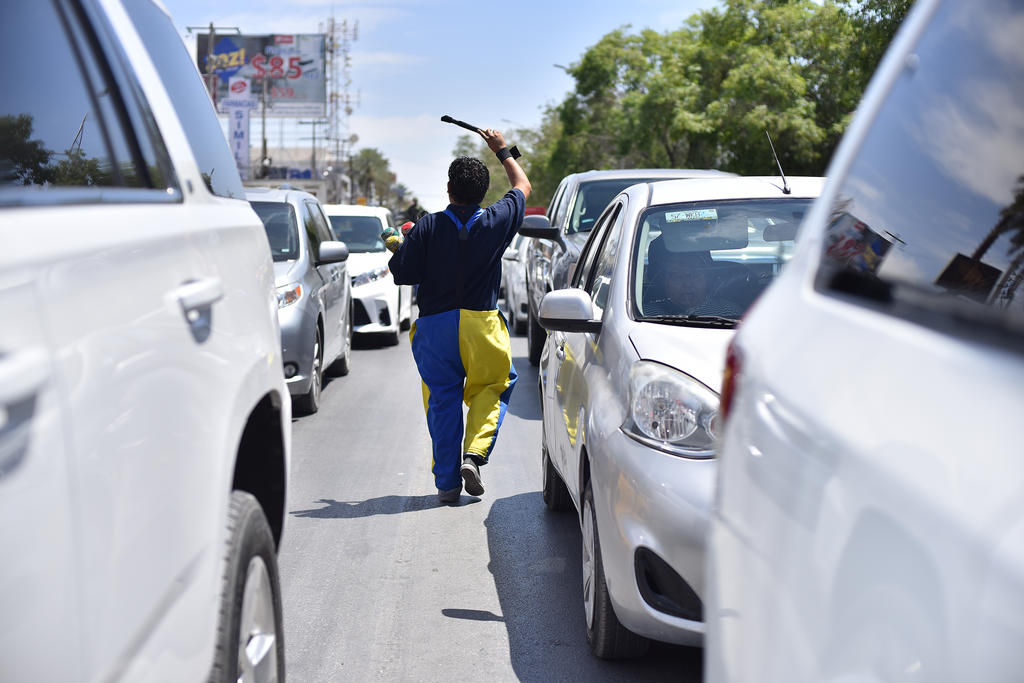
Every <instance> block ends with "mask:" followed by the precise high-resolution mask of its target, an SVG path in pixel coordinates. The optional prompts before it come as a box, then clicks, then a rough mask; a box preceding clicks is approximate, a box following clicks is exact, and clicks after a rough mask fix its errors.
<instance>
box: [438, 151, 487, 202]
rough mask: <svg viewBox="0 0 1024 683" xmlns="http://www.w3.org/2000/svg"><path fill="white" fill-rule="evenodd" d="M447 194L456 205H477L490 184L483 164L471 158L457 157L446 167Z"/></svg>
mask: <svg viewBox="0 0 1024 683" xmlns="http://www.w3.org/2000/svg"><path fill="white" fill-rule="evenodd" d="M448 182H449V183H450V185H449V192H451V195H452V199H453V200H455V202H456V203H457V204H479V203H480V202H482V201H483V200H484V195H485V194H487V187H488V186H489V185H490V184H491V174H490V173H488V172H487V167H486V166H484V162H482V161H480V160H479V159H474V158H473V157H459V158H458V159H456V160H455V161H453V162H452V163H451V166H449V167H448Z"/></svg>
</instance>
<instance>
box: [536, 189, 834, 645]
mask: <svg viewBox="0 0 1024 683" xmlns="http://www.w3.org/2000/svg"><path fill="white" fill-rule="evenodd" d="M822 184H823V182H822V179H820V178H790V179H789V181H788V183H784V182H783V181H782V180H781V179H779V178H740V177H731V178H730V177H722V178H707V179H691V180H670V181H662V182H656V183H641V184H637V185H633V186H631V187H629V188H627V189H626V190H624V191H623V192H622V193H620V194H619V195H618V196H616V197H615V198H614V199H613V200H612V201H611V203H610V204H609V205H608V207H607V208H606V209H605V211H604V212H603V213H602V214H601V216H600V218H598V220H597V222H596V223H595V226H594V230H593V232H592V234H591V236H590V238H589V239H588V240H587V243H586V245H585V246H584V247H583V250H582V251H581V252H580V258H579V261H578V262H577V264H576V267H575V270H574V272H573V274H572V277H571V279H570V281H569V288H567V289H561V290H556V291H554V292H550V293H549V294H547V295H545V297H544V299H543V300H542V302H541V307H540V323H541V325H543V326H544V328H545V329H546V330H547V331H548V336H547V341H546V343H545V347H544V349H543V351H542V353H541V362H540V373H539V374H540V392H541V404H542V407H543V414H544V415H543V447H542V458H543V473H544V474H543V477H544V479H543V497H544V501H545V503H546V504H547V505H548V507H549V508H552V509H570V508H572V507H575V509H576V511H577V512H578V514H579V517H580V527H581V529H582V538H583V553H582V557H583V586H584V594H583V600H584V606H585V613H586V619H587V639H588V641H589V643H590V646H591V649H592V650H593V651H594V653H595V654H596V655H597V656H598V657H602V658H618V657H626V656H632V655H638V654H641V653H643V652H644V651H645V649H646V648H647V645H648V644H649V639H654V640H659V641H665V642H670V643H676V644H684V645H699V644H701V642H702V638H703V633H704V621H703V618H704V617H703V603H702V601H703V595H704V547H705V536H706V533H707V527H708V518H709V512H710V510H709V508H710V501H711V495H712V488H713V481H714V477H715V473H716V461H715V459H714V456H715V450H714V447H715V439H716V436H717V427H718V419H717V415H718V403H719V397H718V392H717V391H716V387H718V386H720V385H721V382H722V372H723V367H724V361H725V350H726V346H727V345H728V343H729V341H730V339H731V338H732V336H733V333H734V330H735V327H736V324H737V321H738V320H739V318H740V316H741V315H743V313H744V312H745V311H746V309H747V308H748V307H749V306H750V304H751V302H752V301H753V300H754V299H755V298H756V297H757V296H758V295H759V293H760V292H761V291H762V290H763V289H764V288H765V287H766V286H767V285H768V284H769V283H770V282H771V281H772V280H773V279H774V278H775V276H776V275H777V274H778V272H779V270H780V269H781V268H782V266H783V265H784V264H785V263H786V262H787V261H788V259H789V256H790V254H791V253H792V251H793V247H794V238H795V234H796V227H797V224H798V223H799V222H800V219H801V218H802V216H803V214H804V212H805V211H806V210H807V208H808V207H809V206H810V204H811V202H812V200H813V198H814V197H816V196H817V195H818V194H819V192H820V191H821V187H822ZM784 188H785V189H784ZM528 220H529V218H528Z"/></svg>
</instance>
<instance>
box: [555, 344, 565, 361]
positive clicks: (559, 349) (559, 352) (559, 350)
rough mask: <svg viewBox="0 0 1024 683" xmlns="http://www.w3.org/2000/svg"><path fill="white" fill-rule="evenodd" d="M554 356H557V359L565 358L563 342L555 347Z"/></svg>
mask: <svg viewBox="0 0 1024 683" xmlns="http://www.w3.org/2000/svg"><path fill="white" fill-rule="evenodd" d="M555 357H556V358H558V360H565V342H562V343H561V344H559V345H558V346H557V347H555Z"/></svg>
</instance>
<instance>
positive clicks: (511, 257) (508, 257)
mask: <svg viewBox="0 0 1024 683" xmlns="http://www.w3.org/2000/svg"><path fill="white" fill-rule="evenodd" d="M501 258H502V259H503V260H505V261H518V260H519V250H518V249H516V248H515V247H508V248H507V249H505V253H504V254H502V255H501Z"/></svg>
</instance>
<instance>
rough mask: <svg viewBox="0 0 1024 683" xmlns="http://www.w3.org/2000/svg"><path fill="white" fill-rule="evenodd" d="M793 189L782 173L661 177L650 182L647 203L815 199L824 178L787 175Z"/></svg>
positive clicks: (819, 192) (822, 185)
mask: <svg viewBox="0 0 1024 683" xmlns="http://www.w3.org/2000/svg"><path fill="white" fill-rule="evenodd" d="M786 182H787V183H788V185H789V189H790V192H789V193H788V194H787V193H785V192H783V189H782V188H783V184H782V178H781V177H779V176H733V177H721V178H694V179H688V180H662V181H658V182H654V183H647V186H648V188H649V190H648V191H649V192H650V196H649V199H648V201H647V204H648V206H655V205H658V204H676V203H679V202H700V201H708V200H712V201H713V200H717V199H772V198H780V199H782V198H787V197H793V198H797V197H799V198H814V197H817V196H818V195H820V194H821V191H822V189H823V188H824V186H825V178H824V177H819V176H795V177H788V176H787V178H786Z"/></svg>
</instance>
